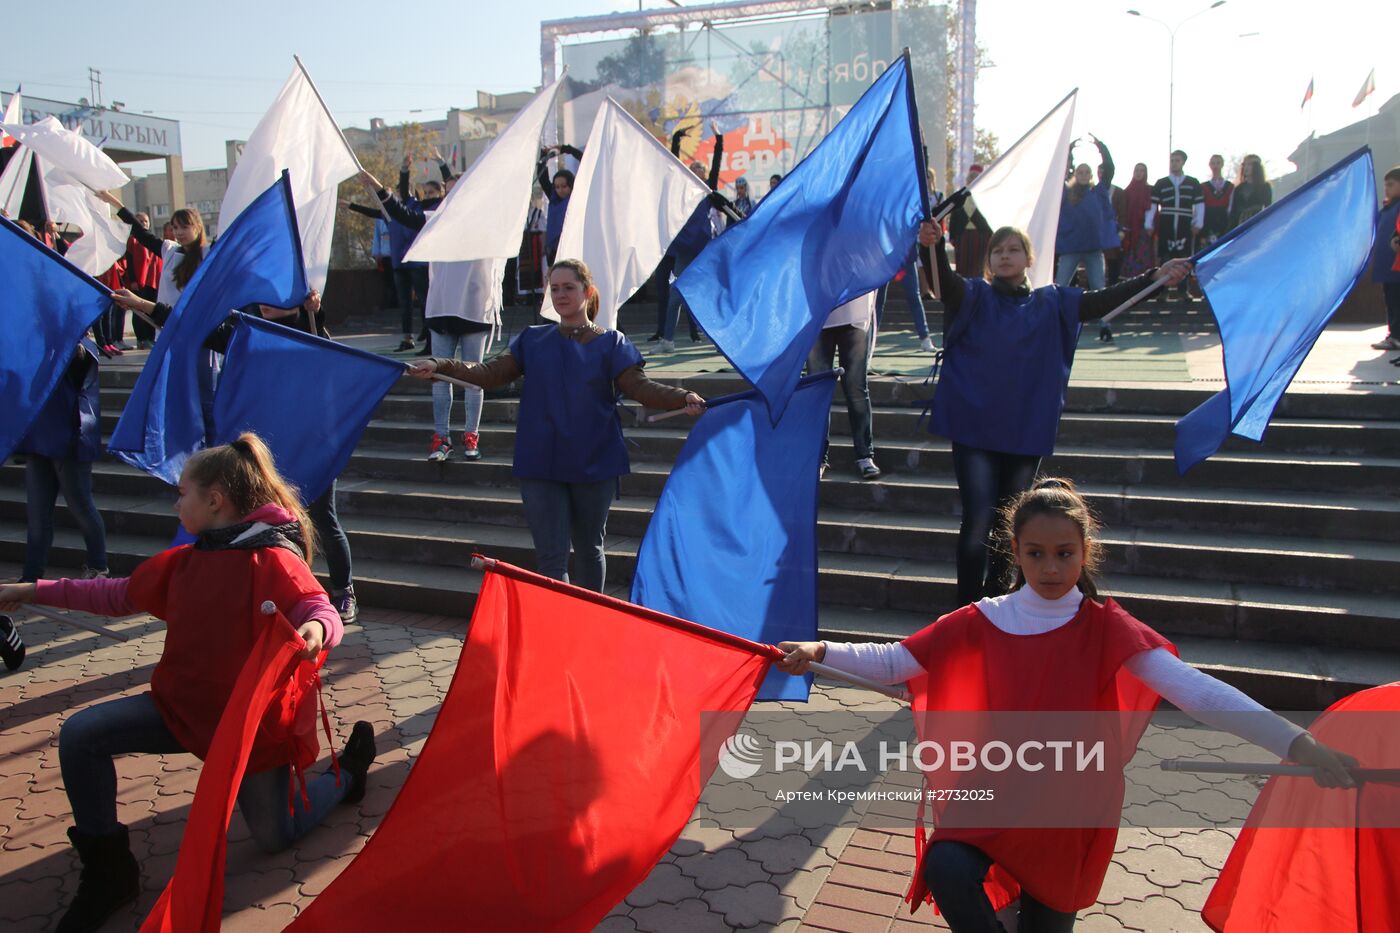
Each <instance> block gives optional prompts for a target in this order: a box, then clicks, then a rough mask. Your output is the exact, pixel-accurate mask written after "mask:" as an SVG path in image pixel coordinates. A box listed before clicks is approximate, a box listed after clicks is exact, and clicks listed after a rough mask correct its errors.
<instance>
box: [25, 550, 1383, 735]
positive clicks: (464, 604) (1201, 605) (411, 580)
mask: <svg viewBox="0 0 1400 933" xmlns="http://www.w3.org/2000/svg"><path fill="white" fill-rule="evenodd" d="M16 532H17V533H18V540H16ZM167 541H168V539H164V538H153V537H149V536H143V535H133V534H125V533H113V534H109V536H108V548H109V562H110V565H111V567H112V569H113V572H114V573H118V574H122V573H129V572H130V571H131V569H132V568H133V567H135V566H136V564H138V563H140V561H141V560H144V559H145V558H146V557H148V556H149V555H151V554H153V553H156V552H157V551H159V550H160V549H161V548H162V547H164V546H165V544H166V543H167ZM17 546H18V547H17ZM22 548H23V531H22V530H21V529H14V528H12V527H11V526H9V525H5V526H0V561H7V562H14V561H17V560H18V557H17V551H22ZM487 553H488V554H490V556H494V557H500V558H502V559H509V558H508V557H507V556H506V555H505V554H503V553H500V552H490V551H488V552H487ZM82 560H83V548H82V540H81V538H80V537H79V535H78V534H77V533H76V532H75V531H71V530H69V529H65V528H60V529H58V530H57V531H56V533H55V537H54V547H53V550H52V552H51V558H50V563H51V570H50V574H49V575H50V576H61V575H62V569H63V568H67V569H68V570H69V571H70V572H71V571H72V570H75V569H76V568H77V567H78V566H79V565H81V563H82ZM512 562H516V561H512ZM519 563H521V564H522V565H524V566H528V561H523V560H522V561H519ZM617 563H618V561H617V560H616V559H613V560H611V561H610V573H609V576H610V578H612V577H615V576H616V574H615V573H614V572H611V566H615V565H616V564H617ZM320 569H321V570H322V571H323V569H324V568H320ZM319 575H320V576H321V577H322V579H323V582H324V572H321V573H320V574H319ZM480 580H481V575H480V574H479V573H478V572H476V571H474V570H472V569H470V566H469V565H467V564H465V563H463V564H461V565H447V566H444V565H435V564H422V563H416V562H413V561H406V560H382V559H373V558H363V557H359V556H358V555H357V557H356V560H355V589H356V593H357V595H358V596H359V598H360V599H361V600H362V601H363V602H364V603H365V604H366V605H372V606H387V607H392V608H396V609H408V610H412V611H416V612H427V613H434V614H443V615H453V616H458V617H461V618H464V619H465V618H468V617H469V616H470V614H471V610H472V608H473V606H474V605H475V600H476V594H477V592H478V591H479V588H480ZM1118 582H1120V583H1121V582H1123V581H1118ZM1130 589H1131V587H1128V588H1120V589H1118V590H1116V591H1115V598H1118V599H1120V600H1121V601H1122V602H1123V603H1124V605H1125V606H1126V607H1127V608H1128V609H1129V611H1131V612H1133V613H1134V614H1135V615H1137V616H1138V617H1140V618H1142V619H1143V621H1145V622H1148V623H1149V624H1152V625H1154V627H1157V628H1158V629H1159V630H1161V631H1163V632H1164V633H1165V634H1168V635H1169V636H1170V637H1171V638H1172V640H1173V641H1174V642H1175V643H1176V645H1177V646H1178V648H1179V649H1180V651H1181V654H1182V657H1183V658H1184V659H1185V660H1187V661H1188V662H1190V663H1192V664H1193V665H1195V666H1197V667H1199V668H1201V669H1203V670H1205V671H1207V672H1208V673H1211V674H1213V675H1214V676H1217V677H1220V678H1221V679H1222V680H1224V681H1226V682H1227V683H1231V684H1233V685H1234V686H1237V687H1239V688H1240V689H1242V690H1244V691H1245V692H1246V693H1249V694H1250V695H1251V696H1253V697H1255V699H1257V700H1258V701H1259V702H1261V703H1264V704H1265V705H1267V706H1270V707H1273V708H1276V709H1294V710H1306V709H1321V708H1323V707H1325V706H1327V705H1330V704H1331V703H1332V702H1334V701H1335V700H1337V699H1339V698H1340V697H1342V696H1345V695H1346V694H1348V693H1353V692H1355V691H1357V690H1361V689H1365V688H1366V687H1370V686H1375V685H1377V684H1382V683H1388V682H1390V681H1391V680H1393V679H1394V676H1395V671H1396V670H1400V651H1397V650H1396V648H1395V647H1389V648H1384V649H1375V648H1359V647H1336V646H1331V645H1326V644H1321V645H1316V646H1302V645H1299V644H1290V643H1268V642H1260V641H1255V640H1248V636H1247V635H1237V636H1235V637H1229V636H1228V635H1225V634H1222V635H1219V636H1217V637H1206V636H1203V635H1197V634H1192V633H1191V632H1190V631H1189V628H1190V627H1191V626H1192V624H1193V622H1196V623H1198V622H1199V621H1200V620H1201V619H1202V618H1203V617H1204V616H1205V615H1206V614H1210V613H1214V614H1220V613H1221V612H1222V610H1223V609H1224V608H1225V607H1224V604H1223V601H1222V600H1214V599H1212V598H1210V597H1206V598H1204V599H1201V598H1196V597H1195V596H1194V594H1193V595H1191V596H1187V597H1181V598H1180V599H1179V602H1180V604H1181V605H1180V606H1178V607H1177V608H1186V609H1188V610H1190V609H1196V610H1200V611H1197V612H1187V613H1183V612H1177V613H1175V614H1171V615H1170V618H1169V619H1168V620H1167V621H1168V622H1170V621H1171V620H1172V619H1176V620H1181V619H1183V618H1185V619H1186V623H1187V624H1186V625H1184V626H1173V625H1170V624H1164V623H1163V622H1158V621H1154V619H1153V616H1154V615H1155V614H1157V612H1158V609H1159V608H1161V607H1159V606H1158V605H1156V603H1157V602H1159V601H1160V599H1155V598H1154V597H1153V596H1152V595H1151V594H1137V593H1132V592H1130V591H1129V590H1130ZM608 591H609V592H610V593H612V594H613V595H619V596H625V595H626V589H625V587H624V586H622V585H621V584H619V583H617V582H614V583H613V584H612V585H610V586H609V587H608ZM1167 602H1168V603H1169V604H1170V602H1171V600H1169V599H1168V600H1167ZM1387 605H1388V601H1387ZM1167 608H1168V609H1170V608H1171V607H1170V605H1168V606H1167ZM1234 608H1235V614H1237V615H1239V616H1240V617H1241V619H1242V620H1243V619H1247V618H1248V617H1249V616H1250V615H1256V614H1257V615H1262V614H1264V612H1266V611H1267V610H1268V609H1270V608H1276V609H1278V610H1281V611H1283V612H1290V611H1291V612H1292V614H1293V615H1294V616H1301V615H1304V614H1305V613H1301V612H1298V611H1296V610H1295V609H1294V608H1293V607H1270V606H1269V605H1268V604H1261V603H1252V602H1240V603H1238V604H1236V606H1235V607H1234ZM937 614H938V610H933V611H929V610H926V609H921V608H915V609H903V610H900V609H891V608H887V607H870V606H863V605H862V606H851V605H845V604H840V603H831V602H827V601H825V600H824V601H823V603H822V605H821V607H820V614H819V637H822V638H833V639H843V640H845V639H850V640H879V641H892V640H898V639H901V638H904V637H907V636H908V635H910V634H912V633H913V632H916V631H918V630H919V629H920V628H922V627H923V626H924V625H927V624H928V622H929V621H930V620H931V619H932V618H934V617H936V616H937ZM1334 614H1336V615H1341V616H1351V615H1356V616H1357V618H1356V619H1354V620H1352V623H1353V624H1355V625H1356V627H1358V628H1375V627H1376V624H1377V622H1378V621H1379V620H1378V619H1376V618H1372V619H1369V620H1364V619H1362V618H1360V616H1359V613H1352V612H1351V611H1350V610H1345V609H1339V610H1336V612H1335V613H1334ZM1387 621H1389V622H1390V623H1392V624H1393V623H1394V622H1395V621H1396V620H1395V619H1394V618H1388V620H1387ZM1339 627H1340V626H1339ZM1243 630H1244V631H1245V632H1248V626H1246V627H1245V628H1244V629H1243ZM1269 634H1275V635H1286V634H1288V633H1287V632H1284V631H1280V630H1276V629H1271V630H1270V632H1269ZM1241 639H1246V640H1241Z"/></svg>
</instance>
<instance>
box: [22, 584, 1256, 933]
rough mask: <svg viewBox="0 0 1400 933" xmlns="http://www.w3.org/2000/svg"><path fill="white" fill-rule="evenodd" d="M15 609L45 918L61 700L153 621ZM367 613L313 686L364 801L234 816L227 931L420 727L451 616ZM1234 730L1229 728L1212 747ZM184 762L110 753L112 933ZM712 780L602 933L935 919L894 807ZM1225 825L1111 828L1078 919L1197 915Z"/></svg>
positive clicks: (27, 895) (164, 866) (269, 922)
mask: <svg viewBox="0 0 1400 933" xmlns="http://www.w3.org/2000/svg"><path fill="white" fill-rule="evenodd" d="M14 569H15V568H13V567H5V566H3V565H0V579H7V578H12V575H13V571H14ZM18 618H19V619H21V620H23V628H22V631H23V633H24V637H25V639H26V641H27V642H28V643H29V651H30V654H29V659H28V660H27V661H26V663H25V665H24V667H23V668H22V669H21V670H20V671H18V672H16V673H13V674H3V673H0V834H2V835H3V842H2V843H0V928H3V929H5V930H7V931H12V933H28V931H34V933H39V931H45V930H49V929H52V926H53V924H54V922H55V921H56V917H57V916H58V915H59V913H60V912H61V911H60V908H61V906H62V905H64V904H66V903H67V901H68V900H69V899H70V898H71V896H72V894H73V890H74V887H75V885H76V879H77V872H76V862H75V859H74V857H73V856H72V854H71V853H70V850H69V848H68V846H67V842H66V839H65V837H64V830H65V828H66V827H67V826H68V819H69V811H68V803H67V799H66V797H65V796H64V793H63V789H62V787H61V783H60V780H59V773H58V755H57V734H58V728H59V725H60V724H61V723H62V721H63V719H64V718H65V717H66V716H67V715H68V713H69V711H70V710H73V709H77V708H80V707H83V706H86V705H88V704H92V703H96V702H101V701H104V700H108V699H112V698H115V697H118V696H122V695H125V694H129V693H136V692H140V691H142V690H144V689H146V684H147V682H148V681H149V677H150V672H151V668H152V666H153V665H154V663H155V661H156V658H157V657H158V655H159V652H160V647H161V643H162V639H163V636H164V630H163V626H162V625H161V624H160V623H158V622H155V621H153V620H151V619H149V618H148V617H137V618H134V619H130V620H125V621H119V622H115V623H114V624H113V627H114V628H116V629H118V630H120V631H122V632H124V633H125V634H127V635H128V636H129V637H130V640H129V641H128V642H125V643H121V644H118V643H114V642H110V641H106V640H103V639H100V638H99V637H98V636H95V635H92V634H88V633H86V632H81V631H79V630H76V629H72V628H70V627H67V626H64V625H61V624H59V623H56V622H50V621H47V620H44V619H40V618H38V617H29V616H26V615H25V614H23V613H22V614H20V615H19V616H18ZM362 618H363V624H362V625H358V626H354V627H352V628H351V630H350V631H349V632H348V634H347V636H346V639H345V642H344V644H343V645H342V646H341V647H340V648H339V649H338V650H337V651H336V652H334V654H333V657H332V659H331V661H330V664H329V670H328V674H327V676H326V689H327V702H328V706H329V708H330V710H331V716H332V726H333V728H334V729H335V731H336V733H337V735H338V736H340V737H341V738H338V739H337V744H339V742H340V741H342V740H343V737H344V736H345V735H346V734H347V732H348V728H349V725H350V723H351V722H353V721H354V720H356V719H368V720H370V721H371V722H373V723H374V724H375V728H376V731H377V732H378V734H379V737H380V739H379V741H380V745H381V748H382V749H383V751H382V753H381V755H380V757H379V760H378V762H377V764H376V767H375V768H374V770H372V771H371V772H370V782H369V791H368V793H367V795H366V797H365V799H364V801H363V803H361V804H360V805H359V806H358V807H342V808H340V809H338V810H337V811H335V812H334V813H333V815H332V816H331V818H330V820H329V821H328V822H327V824H326V825H324V826H322V827H321V828H319V829H318V830H317V831H316V832H314V833H313V834H311V835H310V836H309V837H307V838H306V839H305V840H304V841H303V843H302V845H300V846H299V847H298V848H296V849H295V850H293V851H289V852H285V853H282V854H280V855H277V856H264V855H260V854H259V853H257V852H256V851H255V849H254V848H253V846H252V844H251V842H250V840H249V839H248V835H247V832H246V830H245V829H244V828H243V826H242V823H241V820H240V819H238V818H235V819H234V821H233V827H232V829H231V834H230V848H229V858H228V889H227V894H226V897H225V908H226V919H225V929H227V930H231V931H253V930H278V929H281V928H282V927H283V926H284V925H285V924H286V923H287V922H288V921H289V920H290V919H291V918H292V917H294V916H295V915H296V912H297V911H298V910H299V909H300V908H301V907H303V906H304V905H306V904H307V903H308V902H309V901H310V899H311V898H313V897H315V896H316V894H317V893H319V892H320V891H321V890H322V889H324V888H325V886H326V885H327V884H328V883H329V882H330V881H331V880H332V879H333V878H334V877H335V876H336V874H338V873H339V871H340V870H341V869H342V868H343V867H344V865H345V864H346V862H347V861H348V860H349V859H350V858H351V857H352V856H353V855H354V854H355V853H356V852H357V851H359V849H360V847H361V846H362V845H363V843H364V840H365V839H366V838H367V836H368V835H369V834H370V833H372V832H373V831H374V828H375V827H376V826H377V825H378V823H379V821H380V819H381V817H382V816H383V814H384V812H385V810H386V809H387V808H388V806H389V803H390V802H391V801H392V799H393V797H394V794H395V793H396V792H397V790H398V788H399V787H400V786H401V785H402V783H403V781H404V778H405V775H406V774H407V772H408V769H409V767H410V765H411V763H412V761H413V759H414V756H415V755H416V754H417V752H418V750H419V749H420V748H421V747H422V743H423V741H424V737H425V736H426V734H427V732H428V730H429V729H430V728H431V726H432V722H433V718H434V715H435V713H436V710H437V708H438V705H439V703H440V702H441V700H442V697H443V695H444V692H445V691H446V689H447V687H448V684H449V682H450V678H451V675H452V671H453V668H454V664H455V660H456V657H457V654H458V652H459V651H460V648H461V642H462V638H463V636H464V628H463V625H462V624H461V623H460V622H458V621H455V620H451V619H447V618H443V617H433V616H422V615H417V614H414V613H406V612H382V611H373V610H367V611H366V612H365V613H364V614H363V617H362ZM770 708H771V707H770ZM811 708H813V709H821V710H832V711H841V710H845V711H848V712H852V713H855V714H858V715H863V716H866V717H868V718H870V719H871V721H878V720H880V719H881V718H885V719H888V718H889V717H890V716H891V715H892V714H893V711H894V710H895V709H896V704H895V703H894V702H893V701H888V700H884V699H883V698H880V697H877V696H874V695H872V694H869V693H865V692H863V691H858V690H854V689H850V688H837V687H820V688H819V689H818V690H817V691H815V692H814V694H813V699H812V703H811ZM1150 741H1151V742H1155V743H1158V744H1159V746H1160V747H1159V748H1158V749H1157V751H1159V752H1160V753H1161V754H1173V753H1176V752H1175V751H1174V748H1175V746H1174V745H1173V743H1174V742H1177V740H1176V739H1175V738H1173V736H1172V734H1171V733H1170V731H1168V732H1163V733H1160V734H1158V735H1155V736H1153V737H1152V739H1150ZM1233 741H1234V740H1232V739H1229V738H1228V737H1226V738H1224V739H1222V740H1221V741H1220V742H1219V743H1218V744H1229V743H1231V742H1233ZM1183 747H1184V746H1183ZM196 765H197V762H196V760H195V759H194V758H193V757H192V756H189V755H171V756H156V755H135V756H128V757H126V758H123V759H121V760H120V761H119V763H118V774H119V787H120V796H119V800H120V807H121V811H120V812H121V818H122V819H123V820H124V821H125V822H126V823H128V824H129V825H130V826H131V837H132V844H133V848H134V850H135V852H136V855H137V856H138V858H139V859H140V860H141V862H142V866H143V873H144V884H145V889H144V891H143V894H142V897H141V899H140V902H139V903H138V904H137V906H136V907H135V908H134V909H131V910H128V911H124V912H123V913H121V914H120V915H119V916H118V917H116V918H115V919H114V920H113V921H112V922H111V923H109V924H108V926H107V928H106V929H107V930H111V931H115V930H127V929H133V928H135V927H136V926H137V925H138V924H139V921H140V918H141V917H143V916H144V914H145V912H146V911H147V910H148V909H149V908H150V906H151V904H152V903H153V902H154V900H155V898H156V896H157V894H158V893H159V891H160V889H161V887H162V886H163V885H164V883H165V881H166V880H167V879H168V878H169V876H170V873H171V872H172V870H173V868H174V863H175V852H176V849H177V847H178V845H179V841H180V834H181V831H182V829H183V826H184V819H185V816H186V814H187V812H188V809H189V803H190V800H191V797H192V794H193V791H194V786H195V781H196V778H197V775H198V771H197V768H196ZM886 780H887V781H893V782H898V781H907V777H906V776H903V775H898V776H896V775H891V776H890V777H888V778H886ZM723 791H724V788H722V787H716V786H714V785H712V786H711V787H710V788H707V790H706V795H705V797H704V798H702V802H701V805H700V807H698V808H697V810H696V813H695V816H694V818H693V819H692V821H691V823H690V825H689V826H688V827H687V829H686V830H685V832H684V834H683V835H682V837H681V839H680V840H679V841H678V842H677V843H676V845H675V846H674V848H673V849H672V851H671V852H670V853H669V854H668V855H667V856H666V857H665V858H664V859H663V860H662V861H661V863H660V864H658V865H657V867H656V869H655V870H654V871H653V872H652V874H651V876H650V877H649V878H648V879H647V880H646V881H645V882H644V883H643V884H641V885H640V886H639V887H638V888H637V889H636V890H635V891H633V892H632V893H631V894H630V895H629V896H628V897H627V899H626V901H625V903H623V904H620V905H619V906H618V908H617V909H616V910H615V911H614V912H613V914H612V915H611V916H610V917H609V918H608V919H607V920H606V921H605V922H604V923H603V924H602V925H601V927H600V929H602V930H606V931H609V933H624V931H664V933H685V931H710V930H713V931H724V930H730V929H763V930H770V929H777V930H783V931H789V933H791V931H796V930H837V931H861V933H863V931H867V930H869V931H881V933H884V931H901V933H902V931H912V930H915V929H921V928H922V929H930V928H936V929H941V928H943V927H942V925H941V924H939V923H937V922H935V918H934V917H933V915H932V911H930V910H928V909H924V910H921V911H920V913H919V915H918V916H917V917H915V918H913V919H912V920H911V919H910V918H909V915H908V912H907V910H905V909H901V903H900V899H901V897H902V895H903V892H904V890H905V887H906V885H907V883H908V877H909V871H910V869H911V867H912V844H913V843H912V836H911V831H910V830H909V828H908V827H907V825H905V824H903V823H902V821H901V820H892V819H890V814H891V813H892V812H894V811H888V810H884V809H882V807H881V805H872V806H871V808H870V809H869V810H867V811H864V812H862V811H860V810H859V809H857V810H853V811H852V812H851V813H849V814H848V815H847V818H845V819H843V820H842V821H840V824H839V825H834V826H833V825H830V824H829V823H827V824H823V825H815V823H814V821H813V820H810V819H806V818H805V817H804V815H803V814H802V813H800V812H796V811H789V810H788V809H787V808H785V807H784V806H782V805H781V804H775V805H773V806H768V807H758V808H750V809H749V810H748V811H747V812H737V811H736V810H735V809H734V808H733V805H732V803H729V802H727V801H729V800H732V798H726V797H725V796H724V794H723ZM1212 795H1213V796H1212ZM1188 797H1189V800H1188ZM1129 800H1130V805H1136V806H1143V805H1149V804H1150V805H1151V806H1160V805H1167V806H1176V807H1177V810H1176V811H1175V812H1178V813H1185V812H1188V811H1193V812H1203V811H1207V810H1210V809H1211V808H1214V809H1215V810H1217V811H1231V812H1234V813H1236V814H1238V813H1242V812H1244V810H1246V809H1247V806H1248V801H1247V800H1244V799H1240V798H1239V796H1238V795H1236V796H1235V797H1231V796H1229V795H1228V794H1227V793H1220V792H1217V791H1213V790H1212V791H1208V792H1207V793H1206V794H1205V795H1201V794H1200V793H1199V792H1197V793H1195V794H1193V795H1186V794H1181V793H1176V788H1174V787H1173V786H1170V784H1169V783H1165V784H1163V785H1162V786H1161V787H1156V788H1145V787H1143V786H1141V785H1139V786H1136V787H1134V788H1130V795H1129ZM1134 800H1138V801H1139V802H1138V803H1136V804H1133V801H1134ZM1153 801H1155V802H1153ZM1192 801H1194V802H1192ZM1183 822H1186V820H1183ZM1232 839H1233V837H1232V836H1231V835H1230V834H1229V833H1227V832H1222V831H1220V830H1215V829H1207V830H1190V831H1179V830H1153V831H1150V832H1149V831H1146V830H1124V831H1122V832H1121V833H1120V839H1119V846H1118V855H1117V857H1116V859H1115V862H1114V864H1113V866H1112V868H1111V870H1110V873H1109V876H1108V881H1107V883H1106V885H1105V887H1104V890H1103V894H1102V896H1101V898H1100V903H1099V905H1097V906H1096V907H1095V908H1093V909H1091V910H1089V911H1086V912H1084V914H1083V919H1082V920H1081V922H1080V924H1079V929H1081V930H1084V931H1090V933H1095V931H1103V930H1120V929H1122V930H1142V931H1152V933H1161V931H1202V930H1204V929H1205V927H1204V926H1203V925H1202V924H1201V922H1200V919H1199V916H1198V915H1197V913H1196V911H1198V910H1199V908H1200V905H1201V903H1202V902H1203V900H1204V898H1205V896H1206V894H1207V893H1208V891H1209V888H1210V884H1211V883H1212V882H1213V881H1214V879H1215V877H1216V874H1217V873H1218V871H1219V868H1220V866H1221V865H1222V864H1223V860H1224V858H1225V856H1226V854H1227V853H1228V851H1229V847H1230V845H1231V842H1232Z"/></svg>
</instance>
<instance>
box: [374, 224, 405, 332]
mask: <svg viewBox="0 0 1400 933" xmlns="http://www.w3.org/2000/svg"><path fill="white" fill-rule="evenodd" d="M369 254H370V257H371V258H372V259H373V260H374V268H375V269H376V270H377V271H378V272H379V307H380V309H381V310H382V309H385V308H392V307H395V306H396V305H397V304H398V303H399V302H398V290H397V289H396V288H395V287H394V250H393V248H392V247H391V246H390V244H389V221H387V220H385V219H384V218H383V217H376V218H375V219H374V240H373V242H372V243H371V245H370V251H369Z"/></svg>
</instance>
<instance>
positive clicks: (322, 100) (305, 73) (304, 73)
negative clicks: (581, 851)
mask: <svg viewBox="0 0 1400 933" xmlns="http://www.w3.org/2000/svg"><path fill="white" fill-rule="evenodd" d="M292 60H293V61H295V62H296V63H297V67H298V68H300V69H301V73H302V76H303V77H305V78H306V83H307V84H309V85H311V93H313V94H315V95H316V100H317V101H319V102H320V104H321V109H322V110H324V111H325V112H326V119H327V120H330V121H331V126H333V127H335V131H336V133H337V134H338V135H339V136H340V141H341V142H342V143H344V144H345V151H346V152H348V153H350V158H351V159H352V160H354V162H355V169H356V170H357V171H361V172H363V171H364V170H365V167H364V166H363V165H361V164H360V157H359V156H357V155H355V150H354V149H352V148H350V140H348V139H346V138H345V133H344V131H342V130H341V128H340V124H339V123H336V122H335V115H334V114H332V113H331V108H330V107H327V106H326V99H325V98H324V97H322V96H321V91H320V89H319V88H317V87H316V82H315V81H312V80H311V72H309V71H307V70H306V66H305V65H303V64H302V62H301V56H299V55H293V56H292Z"/></svg>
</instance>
